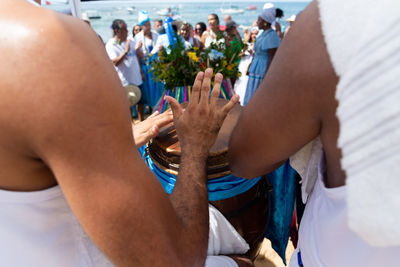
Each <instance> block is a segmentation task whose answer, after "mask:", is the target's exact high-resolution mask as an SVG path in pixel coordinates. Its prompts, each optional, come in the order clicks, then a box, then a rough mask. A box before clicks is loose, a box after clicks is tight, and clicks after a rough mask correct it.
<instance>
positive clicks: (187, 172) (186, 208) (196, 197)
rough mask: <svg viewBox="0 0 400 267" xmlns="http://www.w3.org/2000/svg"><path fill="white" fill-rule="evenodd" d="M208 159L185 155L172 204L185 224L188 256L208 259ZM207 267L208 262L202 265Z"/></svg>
mask: <svg viewBox="0 0 400 267" xmlns="http://www.w3.org/2000/svg"><path fill="white" fill-rule="evenodd" d="M206 159H207V158H206V156H204V155H202V156H196V155H195V154H192V153H190V152H188V153H186V154H185V153H182V157H181V162H180V168H179V174H178V177H177V181H176V185H175V188H174V190H173V192H172V194H171V203H172V205H173V207H174V209H175V211H176V213H177V216H178V217H179V218H180V220H181V222H182V237H183V238H184V239H183V240H182V242H183V245H184V248H185V252H184V251H182V253H188V255H185V256H184V257H194V256H197V257H199V259H198V260H196V261H194V262H201V259H204V260H205V257H206V255H207V245H208V228H209V218H208V191H207V174H206ZM202 266H204V262H203V263H202Z"/></svg>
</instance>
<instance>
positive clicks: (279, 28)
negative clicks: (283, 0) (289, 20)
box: [253, 3, 284, 39]
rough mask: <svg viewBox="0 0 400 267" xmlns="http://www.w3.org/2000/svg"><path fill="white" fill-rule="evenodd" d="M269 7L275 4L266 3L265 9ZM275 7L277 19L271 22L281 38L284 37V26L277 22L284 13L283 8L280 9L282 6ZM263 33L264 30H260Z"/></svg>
mask: <svg viewBox="0 0 400 267" xmlns="http://www.w3.org/2000/svg"><path fill="white" fill-rule="evenodd" d="M269 8H275V6H274V4H273V3H266V4H264V7H263V9H269ZM275 9H276V14H275V21H274V22H272V23H271V27H272V29H274V30H275V31H276V32H277V33H278V35H279V38H281V39H282V38H283V32H282V27H281V25H280V24H279V22H277V19H280V18H282V17H283V15H284V13H283V10H282V9H280V8H275ZM253 26H254V25H253ZM261 33H262V31H260V32H259V34H261Z"/></svg>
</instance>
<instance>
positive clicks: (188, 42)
mask: <svg viewBox="0 0 400 267" xmlns="http://www.w3.org/2000/svg"><path fill="white" fill-rule="evenodd" d="M179 34H180V35H181V36H182V37H183V39H184V40H185V47H188V48H189V47H198V48H200V49H202V46H201V45H202V44H201V42H200V41H199V40H198V39H196V38H194V37H193V27H192V25H191V24H190V23H188V22H186V21H185V22H183V23H182V25H181V29H180V31H179Z"/></svg>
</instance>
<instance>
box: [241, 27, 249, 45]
mask: <svg viewBox="0 0 400 267" xmlns="http://www.w3.org/2000/svg"><path fill="white" fill-rule="evenodd" d="M250 35H251V32H249V28H248V27H244V29H243V42H245V43H248V42H249V41H250Z"/></svg>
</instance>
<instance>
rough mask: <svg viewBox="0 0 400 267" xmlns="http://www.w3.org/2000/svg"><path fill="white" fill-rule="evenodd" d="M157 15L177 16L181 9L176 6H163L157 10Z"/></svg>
mask: <svg viewBox="0 0 400 267" xmlns="http://www.w3.org/2000/svg"><path fill="white" fill-rule="evenodd" d="M157 15H159V16H171V17H173V16H176V15H179V9H178V8H176V7H169V8H162V9H160V10H158V11H157Z"/></svg>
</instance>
